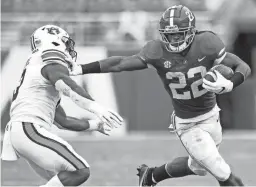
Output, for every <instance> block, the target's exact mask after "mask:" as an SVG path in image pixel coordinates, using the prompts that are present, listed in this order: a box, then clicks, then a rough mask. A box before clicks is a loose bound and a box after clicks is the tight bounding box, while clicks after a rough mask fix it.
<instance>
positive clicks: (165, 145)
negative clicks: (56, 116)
mask: <svg viewBox="0 0 256 187" xmlns="http://www.w3.org/2000/svg"><path fill="white" fill-rule="evenodd" d="M175 4H183V5H186V6H188V7H189V8H190V9H191V10H192V11H193V12H194V13H195V15H196V19H197V28H198V29H199V30H212V31H214V32H216V33H217V34H218V35H219V36H220V37H221V38H222V40H223V41H224V43H225V44H226V46H227V50H228V51H231V52H233V53H235V54H236V55H238V56H239V57H240V58H242V59H243V60H245V61H246V62H247V63H248V64H249V65H250V67H251V68H252V75H251V76H250V77H249V79H248V80H247V81H246V82H245V83H244V84H243V85H241V86H240V87H239V88H237V89H236V90H234V91H233V92H232V93H229V94H224V95H221V96H219V97H218V102H219V105H220V107H221V109H222V111H221V121H222V125H223V128H224V129H225V131H224V143H223V146H222V147H221V153H222V154H223V155H224V157H225V158H226V160H227V162H229V163H230V164H231V166H232V167H234V169H235V172H236V173H238V174H239V175H241V176H242V178H243V179H244V180H245V182H246V183H247V184H248V185H256V179H255V177H253V176H254V174H255V173H254V168H255V167H256V161H254V159H253V158H255V156H256V150H255V147H256V141H255V137H256V136H255V129H256V115H255V114H256V77H255V72H256V65H255V60H256V48H255V47H256V26H255V22H256V12H255V10H256V1H255V0H244V1H243V0H215V1H212V0H2V1H1V62H2V63H1V80H2V81H1V83H2V84H1V99H2V100H1V105H2V106H1V132H2V133H3V132H4V128H5V125H6V123H7V122H8V120H9V114H8V113H9V108H10V101H11V97H12V91H13V89H14V88H15V87H16V84H17V81H18V80H19V77H20V74H21V71H22V69H23V66H24V63H25V61H26V58H27V56H28V54H29V36H30V35H31V33H32V32H33V31H34V30H35V29H36V28H38V27H39V26H42V25H45V24H56V25H59V26H61V27H63V28H64V29H66V30H67V31H68V32H69V33H70V34H71V36H72V37H73V38H74V40H75V41H76V46H77V47H78V48H77V49H78V63H86V62H90V61H94V60H99V59H102V58H105V57H107V56H113V55H131V54H135V53H136V52H138V51H139V50H140V48H141V47H142V46H143V45H144V44H145V42H146V41H148V40H151V39H154V38H158V37H159V34H158V31H157V23H158V22H157V21H158V20H159V18H160V16H161V14H162V12H163V11H164V10H165V9H166V8H167V7H169V6H172V5H175ZM75 79H76V80H77V81H78V82H79V84H80V85H82V86H84V87H85V88H86V89H88V91H89V92H90V93H91V94H92V96H93V97H94V98H95V99H96V100H98V101H99V102H101V103H103V104H104V105H106V106H109V107H111V108H113V109H115V110H117V111H119V112H120V114H121V115H122V116H124V118H125V121H126V124H125V125H124V126H123V127H122V128H120V129H119V130H116V131H114V132H113V137H112V138H111V137H110V138H105V137H102V136H100V135H99V134H98V133H93V134H92V135H90V134H88V133H70V132H63V131H59V130H56V129H53V130H54V131H56V133H58V134H60V136H62V137H64V138H65V139H68V140H69V141H70V142H71V144H72V145H73V146H74V147H75V149H76V150H77V151H78V152H79V153H80V154H81V155H82V156H83V157H84V158H86V159H87V161H88V162H89V163H90V165H91V167H92V176H91V178H90V179H89V181H88V183H87V184H86V185H94V186H95V185H100V186H101V185H109V186H111V185H125V186H127V185H131V186H134V185H136V184H137V181H136V176H135V173H136V171H135V168H136V167H137V166H138V165H139V164H141V163H144V162H145V163H148V164H150V165H155V164H156V165H160V164H162V163H163V162H167V161H170V160H171V159H172V158H174V157H175V156H178V155H179V154H181V155H182V154H185V151H184V149H183V148H182V146H181V145H180V143H179V142H178V141H177V139H176V138H175V136H174V135H171V134H169V133H168V130H167V127H168V125H169V122H170V121H169V114H170V113H171V112H172V106H171V100H170V98H169V96H168V95H167V93H166V92H165V90H164V87H163V85H162V83H161V81H160V79H159V78H158V77H157V74H156V73H155V72H154V71H151V70H144V71H137V72H124V73H118V74H104V75H86V76H79V77H76V78H75ZM62 104H63V105H64V106H65V105H66V108H67V109H66V110H67V112H68V114H70V115H74V116H83V117H84V116H88V113H84V112H83V111H81V110H79V109H78V108H76V106H75V105H74V104H72V103H71V102H70V101H68V99H64V100H62ZM1 166H2V172H1V183H2V185H31V186H33V185H36V184H39V183H42V182H43V180H42V179H40V178H38V177H36V176H35V177H33V176H34V174H33V172H32V171H31V169H29V168H28V166H27V165H26V163H25V162H24V161H23V160H19V161H18V162H17V164H15V163H6V162H1ZM161 185H216V182H215V181H214V180H213V179H212V178H211V177H210V176H209V175H208V176H207V177H206V178H199V177H189V178H186V179H184V180H168V181H165V182H163V183H161Z"/></svg>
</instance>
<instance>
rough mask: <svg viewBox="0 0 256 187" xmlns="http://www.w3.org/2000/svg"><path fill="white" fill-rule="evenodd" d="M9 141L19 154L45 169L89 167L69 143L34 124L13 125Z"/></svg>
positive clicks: (57, 169)
mask: <svg viewBox="0 0 256 187" xmlns="http://www.w3.org/2000/svg"><path fill="white" fill-rule="evenodd" d="M11 141H12V144H13V146H14V148H15V149H16V151H17V152H18V153H19V155H21V156H22V157H24V158H25V159H27V160H28V161H32V162H34V163H36V164H37V165H38V166H39V167H41V168H44V169H45V170H48V171H53V172H56V173H58V172H60V171H64V170H68V171H74V170H77V169H82V168H86V167H89V165H88V163H87V162H86V161H85V160H84V159H83V158H82V157H81V156H79V155H78V154H77V153H76V152H75V151H74V149H73V148H72V146H71V145H70V144H68V143H67V142H66V141H64V140H63V139H62V138H60V137H58V136H56V135H55V134H53V133H50V132H49V131H47V130H46V129H44V128H41V127H40V126H38V125H36V124H31V123H23V124H22V125H19V126H15V127H14V126H13V127H12V133H11Z"/></svg>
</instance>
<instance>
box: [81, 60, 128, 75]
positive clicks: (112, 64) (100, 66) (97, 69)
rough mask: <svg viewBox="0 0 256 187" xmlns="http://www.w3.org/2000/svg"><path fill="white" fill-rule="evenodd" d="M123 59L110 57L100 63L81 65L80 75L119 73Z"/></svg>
mask: <svg viewBox="0 0 256 187" xmlns="http://www.w3.org/2000/svg"><path fill="white" fill-rule="evenodd" d="M123 59H124V57H122V56H112V57H109V58H106V59H104V60H101V61H96V62H91V63H89V64H82V65H81V68H82V74H89V73H108V72H120V71H122V69H121V68H120V67H121V66H120V65H121V61H122V60H123Z"/></svg>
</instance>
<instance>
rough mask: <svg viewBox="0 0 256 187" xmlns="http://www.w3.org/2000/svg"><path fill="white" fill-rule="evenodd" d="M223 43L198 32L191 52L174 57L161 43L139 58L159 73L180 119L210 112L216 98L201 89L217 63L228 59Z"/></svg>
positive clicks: (148, 47)
mask: <svg viewBox="0 0 256 187" xmlns="http://www.w3.org/2000/svg"><path fill="white" fill-rule="evenodd" d="M225 54H226V52H225V46H224V44H223V42H222V41H221V40H220V39H219V38H218V36H217V35H215V34H214V33H212V32H208V31H205V32H198V33H196V35H195V38H194V41H193V43H192V44H191V46H190V48H189V49H188V51H187V52H186V53H184V54H182V53H171V52H169V51H168V50H167V49H166V46H165V44H164V43H163V42H162V41H160V40H153V41H150V42H148V43H147V44H146V45H145V46H144V48H143V49H142V50H141V52H140V53H139V57H140V58H141V59H142V60H143V61H144V62H145V63H146V64H147V65H148V66H149V67H153V68H154V69H156V71H157V73H158V75H159V76H160V78H161V79H162V82H163V84H164V86H165V89H166V90H167V91H168V93H169V94H170V96H171V98H172V102H173V107H174V110H175V113H176V115H177V116H178V117H180V118H184V119H187V118H192V117H196V116H198V115H202V114H205V113H207V112H209V111H210V110H211V109H213V107H214V106H215V105H216V96H215V94H214V93H212V92H208V91H207V90H206V89H204V88H203V87H202V84H203V77H204V76H205V74H206V73H207V71H208V70H209V69H210V68H212V66H213V64H214V63H215V62H217V63H219V62H220V61H221V60H222V59H223V58H224V56H225Z"/></svg>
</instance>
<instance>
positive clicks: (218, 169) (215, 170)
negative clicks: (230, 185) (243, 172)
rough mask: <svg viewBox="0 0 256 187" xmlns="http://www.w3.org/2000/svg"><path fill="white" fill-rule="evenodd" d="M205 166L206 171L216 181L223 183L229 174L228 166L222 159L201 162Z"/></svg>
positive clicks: (216, 158)
mask: <svg viewBox="0 0 256 187" xmlns="http://www.w3.org/2000/svg"><path fill="white" fill-rule="evenodd" d="M202 163H203V164H204V165H205V166H207V170H209V172H210V173H211V174H212V175H213V176H214V177H215V178H216V179H217V180H218V181H225V180H227V179H228V178H229V176H230V174H231V169H230V167H229V165H228V164H227V163H226V162H225V160H224V159H223V158H222V157H220V156H219V157H211V158H208V159H205V160H204V161H202Z"/></svg>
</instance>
